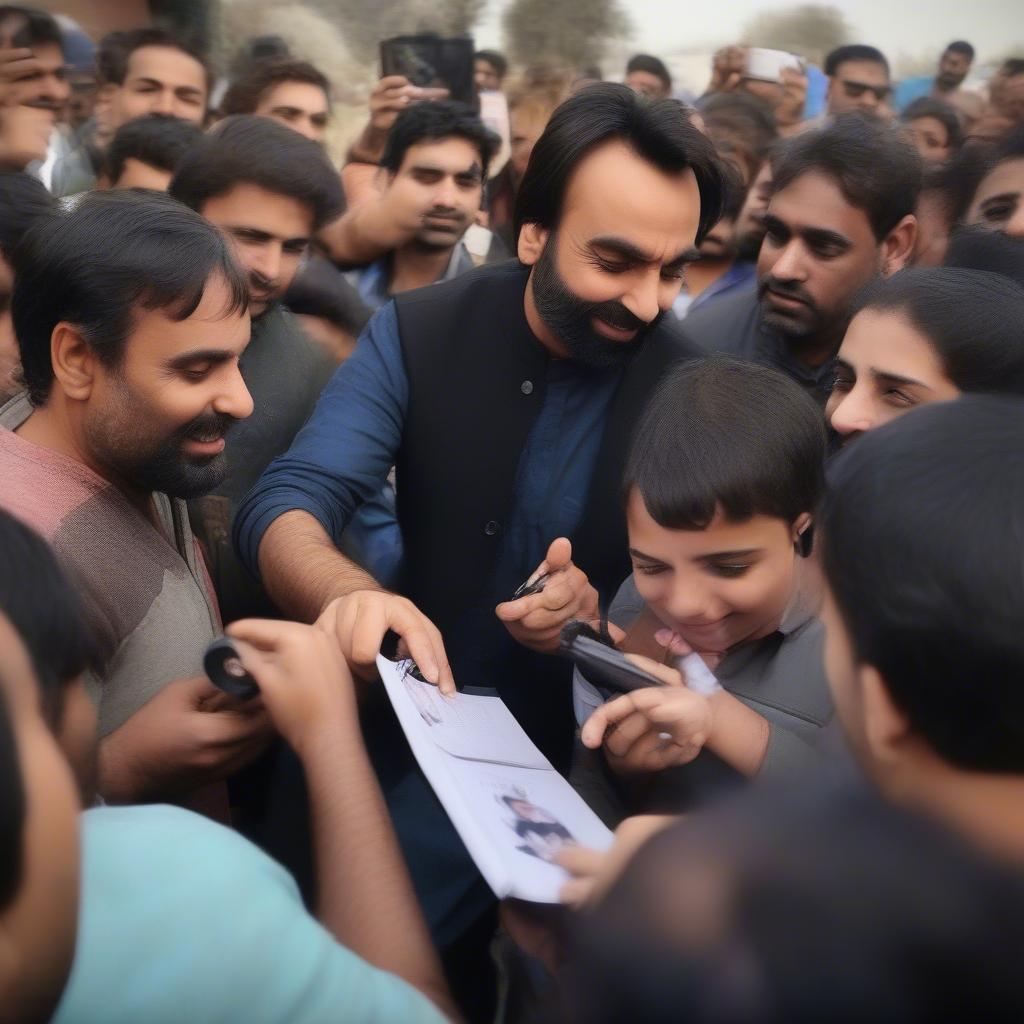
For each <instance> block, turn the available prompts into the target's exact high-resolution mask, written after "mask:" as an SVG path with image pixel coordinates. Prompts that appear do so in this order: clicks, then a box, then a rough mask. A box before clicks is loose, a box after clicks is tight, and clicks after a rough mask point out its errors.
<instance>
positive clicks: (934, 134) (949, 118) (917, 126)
mask: <svg viewBox="0 0 1024 1024" xmlns="http://www.w3.org/2000/svg"><path fill="white" fill-rule="evenodd" d="M900 120H901V121H902V122H903V126H904V129H905V131H906V133H907V135H908V137H909V138H910V141H911V142H913V144H914V148H915V149H916V150H917V151H918V153H920V154H921V159H922V160H924V161H928V162H942V161H946V160H948V159H949V158H950V157H951V156H953V154H954V153H956V151H957V150H958V149H959V148H960V145H961V143H962V142H963V129H962V128H961V127H960V118H959V117H958V116H957V113H956V111H955V110H954V109H953V108H952V107H951V106H950V105H949V104H948V103H943V102H942V100H935V99H932V98H931V97H930V96H922V97H920V99H916V100H914V102H913V103H911V104H910V106H909V107H907V109H906V110H904V111H903V113H902V115H901V116H900Z"/></svg>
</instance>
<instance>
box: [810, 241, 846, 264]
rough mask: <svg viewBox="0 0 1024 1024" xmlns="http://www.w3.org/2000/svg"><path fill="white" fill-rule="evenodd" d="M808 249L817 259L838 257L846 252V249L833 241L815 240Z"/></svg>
mask: <svg viewBox="0 0 1024 1024" xmlns="http://www.w3.org/2000/svg"><path fill="white" fill-rule="evenodd" d="M810 250H811V252H812V253H814V255H815V256H816V257H817V258H818V259H819V260H834V259H838V258H839V257H840V256H842V255H843V253H845V252H846V249H844V248H843V247H842V246H841V245H837V244H836V243H835V242H817V243H815V244H813V245H811V246H810Z"/></svg>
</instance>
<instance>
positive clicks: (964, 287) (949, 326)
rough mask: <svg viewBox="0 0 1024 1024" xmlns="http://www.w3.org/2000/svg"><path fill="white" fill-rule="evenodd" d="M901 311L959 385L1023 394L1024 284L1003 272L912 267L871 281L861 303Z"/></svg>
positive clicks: (859, 308)
mask: <svg viewBox="0 0 1024 1024" xmlns="http://www.w3.org/2000/svg"><path fill="white" fill-rule="evenodd" d="M865 309H870V310H876V311H879V312H892V313H897V314H899V315H900V316H901V317H903V319H905V320H906V321H908V322H909V323H910V324H911V326H913V327H915V328H916V329H917V330H918V331H920V333H921V334H923V335H924V336H925V337H926V338H927V339H928V341H929V342H930V343H931V345H932V347H933V348H934V349H935V352H936V354H937V355H938V357H939V360H940V362H941V363H942V367H943V369H944V371H945V373H946V376H947V377H948V378H949V379H950V380H951V381H952V382H953V383H954V384H955V385H956V386H957V387H958V388H959V389H960V390H961V391H967V392H971V391H982V392H999V391H1002V392H1007V393H1009V394H1015V395H1021V396H1024V288H1022V287H1021V286H1020V285H1019V284H1016V283H1015V282H1013V281H1011V280H1010V279H1009V278H1008V277H1004V276H1003V275H1002V274H992V273H989V272H988V271H985V270H968V269H965V268H963V267H911V268H908V269H906V270H901V271H900V272H899V273H898V274H894V275H893V276H892V277H890V278H887V279H884V280H880V281H875V282H873V283H872V284H870V285H868V286H867V288H866V289H865V290H864V291H863V293H862V294H861V295H860V296H859V297H858V299H857V302H856V303H855V308H854V312H855V313H860V312H861V311H863V310H865Z"/></svg>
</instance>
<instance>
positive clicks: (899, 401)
mask: <svg viewBox="0 0 1024 1024" xmlns="http://www.w3.org/2000/svg"><path fill="white" fill-rule="evenodd" d="M883 397H884V398H885V400H886V401H887V402H888V403H889V404H890V405H894V406H896V407H897V408H900V409H909V408H911V407H912V406H915V405H917V399H916V398H914V396H913V395H911V394H910V393H909V392H907V391H904V390H903V389H902V388H886V389H885V392H884V394H883Z"/></svg>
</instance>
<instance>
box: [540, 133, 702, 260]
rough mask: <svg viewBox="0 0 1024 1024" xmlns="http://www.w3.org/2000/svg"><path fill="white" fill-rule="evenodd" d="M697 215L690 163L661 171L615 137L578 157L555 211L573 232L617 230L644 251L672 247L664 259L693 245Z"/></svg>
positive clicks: (697, 194) (697, 200) (608, 232)
mask: <svg viewBox="0 0 1024 1024" xmlns="http://www.w3.org/2000/svg"><path fill="white" fill-rule="evenodd" d="M699 218H700V191H699V189H698V187H697V179H696V177H695V175H694V173H693V171H692V170H691V169H690V168H686V169H685V170H684V171H681V172H679V173H678V174H668V173H665V172H663V171H661V170H659V169H658V168H657V167H655V166H654V165H652V164H650V163H648V162H647V161H646V160H644V159H643V158H642V157H641V156H640V155H639V154H638V153H636V152H635V151H634V150H633V149H631V148H630V147H629V146H627V145H626V144H625V143H624V142H621V141H619V140H614V141H612V142H609V143H605V144H604V145H602V146H599V147H597V148H596V149H595V150H593V151H592V152H591V153H589V154H588V155H587V156H585V157H584V158H583V159H582V160H581V161H580V163H579V165H578V166H577V167H576V168H575V170H574V171H573V173H572V175H571V176H570V178H569V181H568V185H567V187H566V190H565V197H564V200H563V205H562V210H561V213H560V221H561V223H562V224H565V225H568V226H572V227H573V229H574V230H573V233H574V234H577V233H578V234H581V235H585V236H587V237H594V236H600V235H617V236H619V237H622V238H627V239H629V240H630V241H632V242H633V243H634V244H635V245H637V247H638V248H640V249H644V250H647V251H651V252H656V251H658V250H659V249H661V248H665V249H666V250H668V249H672V250H673V251H672V252H671V253H669V252H667V251H666V252H665V253H664V255H667V256H668V257H669V258H673V257H675V256H676V255H677V254H678V252H679V251H681V250H683V249H685V248H686V247H687V246H689V245H692V244H693V240H694V238H695V236H696V232H697V225H698V222H699ZM659 239H662V240H663V243H662V244H659V241H658V240H659Z"/></svg>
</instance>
